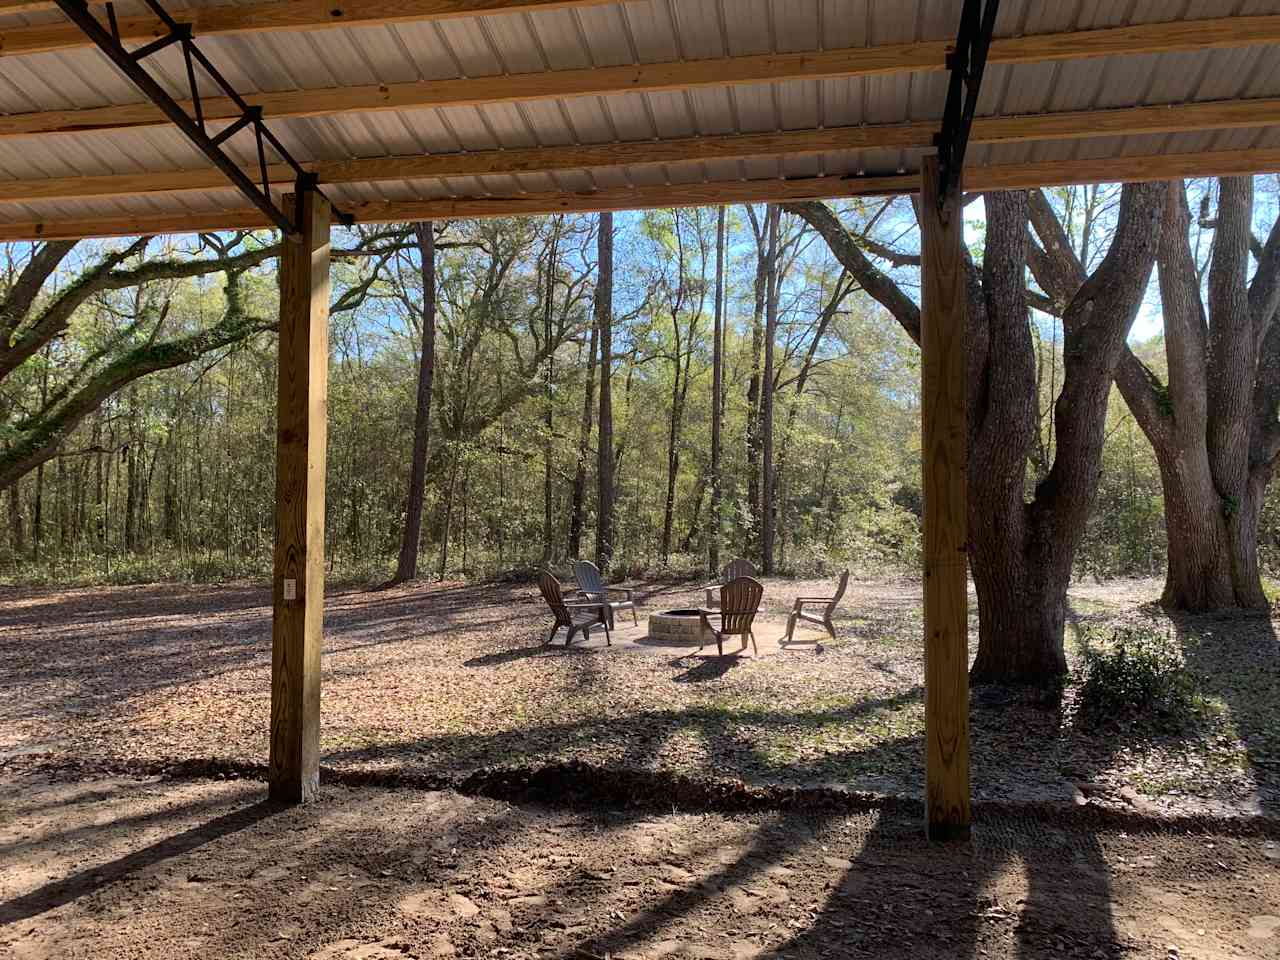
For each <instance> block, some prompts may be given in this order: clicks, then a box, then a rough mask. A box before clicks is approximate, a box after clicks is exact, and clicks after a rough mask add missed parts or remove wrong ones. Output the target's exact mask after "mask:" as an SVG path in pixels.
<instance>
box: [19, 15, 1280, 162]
mask: <svg viewBox="0 0 1280 960" xmlns="http://www.w3.org/2000/svg"><path fill="white" fill-rule="evenodd" d="M455 2H458V0H455ZM493 2H494V3H496V0H493ZM274 6H293V4H278V5H274ZM307 6H310V4H307ZM411 6H412V5H408V6H406V9H410V7H411ZM254 9H258V8H255V7H246V6H233V7H214V8H202V10H203V11H205V12H208V13H212V12H213V11H225V12H226V13H225V14H224V15H230V14H232V13H235V12H237V11H246V10H254ZM327 25H329V24H328V23H327V22H326V23H324V24H317V25H315V26H316V28H317V29H319V27H320V26H327ZM338 25H343V24H342V22H339V23H338ZM25 29H35V28H21V29H19V30H9V31H0V55H13V54H15V53H17V52H19V51H20V49H21V43H22V39H23V38H22V36H21V35H20V34H21V30H25ZM40 29H50V28H40ZM246 29H247V28H246ZM201 32H202V34H207V33H208V31H207V30H204V29H203V28H201ZM215 32H216V31H215ZM148 36H150V34H148ZM1275 43H1280V15H1277V16H1256V17H1229V18H1222V19H1216V20H1190V21H1178V22H1174V23H1157V24H1144V25H1141V26H1135V27H1114V28H1107V29H1101V30H1084V31H1072V32H1066V33H1051V34H1039V35H1035V36H1030V37H1016V38H1005V39H997V40H996V41H994V42H993V43H992V45H991V51H990V54H989V57H988V62H989V63H993V64H1017V63H1034V62H1037V61H1052V60H1071V59H1087V58H1091V57H1102V56H1113V55H1115V56H1119V55H1130V54H1145V53H1161V52H1174V51H1186V50H1199V49H1203V48H1206V47H1235V46H1253V45H1259V44H1275ZM947 47H948V43H947V42H944V41H928V42H922V43H907V44H887V45H881V46H873V47H858V48H846V49H837V50H825V51H814V52H806V53H778V54H761V55H756V56H746V57H724V58H719V59H712V60H692V61H684V62H674V63H652V64H637V65H631V66H620V67H599V68H590V69H585V70H553V71H549V72H543V73H532V74H516V75H507V76H496V77H474V78H465V79H454V80H431V81H423V82H415V83H398V84H389V85H382V84H371V85H367V86H356V87H335V88H321V89H309V90H287V91H279V92H273V93H260V94H253V95H249V96H246V98H245V99H246V100H248V101H249V102H250V103H251V104H253V105H255V106H261V107H262V108H263V110H264V112H265V114H266V115H267V116H268V117H305V116H323V115H329V114H337V113H359V112H369V111H376V110H405V109H414V108H421V107H446V106H474V105H477V104H489V103H512V102H519V101H527V100H537V99H546V98H557V97H575V96H590V95H609V94H618V93H626V92H634V91H659V90H672V89H682V88H690V87H698V86H723V85H726V84H744V83H766V82H779V81H784V80H802V79H810V80H813V79H823V78H828V77H865V76H880V75H888V74H896V73H910V72H929V71H941V70H943V69H945V59H946V51H947ZM185 106H186V108H187V109H188V110H190V109H191V105H190V104H185ZM202 108H203V110H204V115H205V117H206V118H208V119H210V120H217V119H226V118H228V117H230V116H233V115H238V113H237V111H236V110H235V106H234V104H232V103H231V102H230V101H228V100H226V99H225V98H209V99H206V100H203V101H202ZM165 122H166V120H165V118H164V115H163V114H161V113H160V111H159V110H157V109H156V108H155V107H154V106H153V105H151V104H150V103H140V104H125V105H116V106H108V107H95V108H90V109H81V110H44V111H34V112H30V113H19V114H10V115H7V116H2V117H0V137H14V136H31V135H35V134H47V133H62V132H73V133H74V132H79V133H83V132H92V131H101V130H116V129H127V128H132V127H142V126H155V125H159V124H163V123H165Z"/></svg>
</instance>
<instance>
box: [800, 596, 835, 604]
mask: <svg viewBox="0 0 1280 960" xmlns="http://www.w3.org/2000/svg"><path fill="white" fill-rule="evenodd" d="M834 599H835V597H796V603H830V602H831V601H832V600H834Z"/></svg>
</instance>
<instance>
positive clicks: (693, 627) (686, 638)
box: [649, 609, 702, 645]
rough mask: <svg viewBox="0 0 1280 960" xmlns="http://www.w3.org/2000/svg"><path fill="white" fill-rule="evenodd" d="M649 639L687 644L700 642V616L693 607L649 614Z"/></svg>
mask: <svg viewBox="0 0 1280 960" xmlns="http://www.w3.org/2000/svg"><path fill="white" fill-rule="evenodd" d="M649 639H651V640H663V641H666V642H667V643H679V644H689V645H693V644H698V643H701V642H702V618H701V617H700V616H699V615H698V611H697V610H694V609H685V610H663V611H662V612H660V613H653V614H650V615H649Z"/></svg>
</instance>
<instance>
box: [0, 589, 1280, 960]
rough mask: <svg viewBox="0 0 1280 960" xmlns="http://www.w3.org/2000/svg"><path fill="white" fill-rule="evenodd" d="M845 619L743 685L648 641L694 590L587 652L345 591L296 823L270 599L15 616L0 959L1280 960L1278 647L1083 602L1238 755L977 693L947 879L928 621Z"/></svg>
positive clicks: (1135, 595) (501, 625) (754, 658)
mask: <svg viewBox="0 0 1280 960" xmlns="http://www.w3.org/2000/svg"><path fill="white" fill-rule="evenodd" d="M825 586H826V585H825V584H816V583H794V582H784V581H770V582H769V583H768V584H767V592H766V606H767V609H766V611H765V615H764V617H763V620H762V623H761V629H760V630H759V631H757V634H758V640H759V641H760V650H759V654H758V655H756V654H755V653H754V652H753V651H750V650H748V651H746V652H744V653H742V654H736V653H735V654H733V655H730V656H726V657H723V658H721V657H716V656H714V655H712V652H711V650H710V649H708V650H704V651H697V650H695V649H689V648H679V647H671V646H667V645H663V644H659V643H655V642H653V641H652V639H651V638H649V637H648V636H647V631H646V630H645V629H644V626H643V625H644V619H643V616H644V613H645V612H648V611H653V610H659V609H667V608H672V607H679V606H688V605H690V604H691V603H694V602H696V601H697V600H698V593H697V591H696V590H695V589H693V588H692V587H691V586H690V585H687V584H686V585H681V584H663V583H652V584H643V585H640V587H639V588H638V597H639V599H640V604H641V622H640V625H639V626H625V625H623V624H620V625H619V629H618V630H617V631H615V633H614V635H613V643H612V644H611V645H608V646H606V645H605V642H604V638H603V637H602V636H600V635H598V634H596V635H593V637H592V639H591V641H590V642H589V643H585V644H581V645H575V646H573V647H571V648H568V649H565V648H564V647H563V646H562V645H560V643H559V641H557V644H556V645H555V646H551V647H548V646H545V645H544V644H543V642H542V641H543V635H544V631H545V629H546V625H547V620H548V618H547V615H546V611H545V608H544V606H543V605H542V603H541V601H540V600H539V599H538V597H537V595H536V593H535V592H534V590H533V589H532V588H530V587H528V586H512V585H497V584H491V585H480V586H475V585H460V584H441V585H435V584H433V585H422V584H418V585H413V586H409V587H404V588H398V589H395V590H386V591H368V590H354V589H345V590H334V591H332V592H331V594H330V596H329V598H328V602H327V608H326V652H325V668H324V669H325V674H324V708H323V723H322V750H323V763H324V771H325V772H324V774H323V778H324V780H325V782H326V783H325V787H324V790H323V796H322V798H321V800H320V801H319V802H317V803H315V804H312V805H309V806H307V807H305V808H294V809H281V808H276V807H272V806H270V805H268V804H266V803H265V802H264V801H263V797H264V794H265V790H264V788H263V786H262V784H261V783H260V782H259V781H258V780H256V779H254V775H255V773H256V772H257V771H258V770H259V769H260V765H261V763H262V761H263V759H264V758H265V756H266V750H267V745H266V730H267V716H268V712H269V711H268V708H269V673H270V608H269V605H268V604H269V597H268V595H267V592H266V591H265V590H264V589H262V588H260V587H251V586H230V587H208V588H198V587H179V586H156V587H131V588H109V589H84V590H70V591H42V590H9V591H5V592H4V593H0V957H3V958H9V957H13V958H15V960H37V958H39V960H44V958H63V957H68V958H74V957H95V958H96V957H110V958H117V957H119V958H129V957H156V958H166V960H168V958H182V957H193V958H194V957H199V958H209V957H245V958H250V957H252V958H257V957H264V958H269V957H282V958H283V957H288V958H309V960H390V958H401V957H422V958H427V957H484V958H503V960H506V958H512V960H515V958H556V960H602V958H611V960H620V958H634V960H639V958H646V960H647V958H658V957H701V958H711V960H716V958H723V960H746V958H753V957H768V958H784V957H786V958H792V960H804V958H818V957H858V956H866V957H887V958H899V957H900V958H904V960H905V958H908V957H910V958H919V957H924V958H931V957H938V958H944V957H945V958H953V957H958V958H975V960H976V958H980V957H982V958H987V957H990V958H1013V957H1046V958H1048V957H1054V958H1057V957H1081V958H1113V957H1156V958H1163V960H1171V958H1175V960H1181V958H1192V957H1196V958H1209V960H1216V958H1220V957H1257V958H1274V957H1280V816H1278V814H1280V804H1278V802H1277V801H1278V800H1280V724H1277V723H1276V722H1275V716H1276V707H1277V705H1280V656H1278V654H1277V641H1276V633H1275V629H1274V623H1273V621H1272V620H1269V619H1267V618H1265V617H1262V618H1252V619H1249V618H1245V619H1231V618H1224V619H1212V618H1209V619H1205V618H1202V619H1200V620H1194V621H1179V622H1173V621H1170V620H1168V619H1166V618H1163V615H1161V614H1159V613H1158V612H1157V611H1155V610H1154V609H1153V608H1152V607H1151V605H1150V600H1151V599H1152V598H1153V597H1154V595H1155V594H1156V593H1157V592H1158V585H1156V584H1153V583H1150V582H1141V581H1140V582H1132V583H1121V584H1107V585H1082V586H1080V587H1079V588H1078V589H1076V590H1075V591H1073V593H1072V618H1073V627H1074V626H1080V625H1086V624H1102V625H1106V624H1110V623H1113V622H1121V621H1133V620H1143V621H1144V622H1147V623H1149V624H1154V625H1155V626H1157V628H1160V629H1167V630H1169V632H1170V634H1171V635H1173V636H1175V637H1176V638H1177V641H1178V643H1179V644H1180V645H1181V648H1182V651H1183V655H1184V658H1185V660H1186V662H1187V665H1188V666H1189V667H1190V668H1191V669H1192V670H1193V672H1195V673H1196V675H1197V676H1198V677H1199V678H1200V679H1201V683H1202V684H1203V688H1204V691H1205V694H1206V696H1208V697H1210V698H1211V699H1212V700H1213V702H1214V704H1215V705H1216V707H1215V709H1216V711H1217V712H1216V713H1215V714H1214V718H1213V720H1212V722H1210V723H1209V724H1208V725H1207V726H1206V727H1205V729H1203V730H1201V731H1199V732H1197V733H1195V734H1193V735H1184V736H1181V737H1179V738H1173V739H1169V738H1165V739H1161V738H1155V737H1152V736H1150V735H1146V734H1142V735H1139V734H1137V733H1132V734H1130V733H1127V732H1126V731H1119V732H1113V733H1112V734H1110V735H1099V734H1091V733H1088V732H1085V731H1082V730H1081V729H1079V728H1078V727H1077V726H1076V725H1075V723H1074V720H1073V713H1072V704H1071V697H1072V692H1071V689H1070V688H1068V691H1067V695H1066V697H1065V698H1064V699H1063V700H1062V701H1061V702H1058V703H1054V704H1051V705H1046V704H1045V703H1044V702H1032V701H1030V700H1028V699H1027V698H1026V697H1024V696H1022V695H1019V694H1015V693H1010V692H1008V691H1000V690H990V689H988V690H981V689H980V690H977V691H975V696H974V701H973V709H972V729H973V780H974V792H975V795H976V796H977V798H978V799H979V801H986V802H980V803H979V806H978V808H977V809H978V815H977V825H976V827H975V837H974V841H973V843H972V844H971V845H961V846H958V847H937V846H929V845H927V844H926V843H925V842H924V840H923V838H922V829H921V824H920V814H919V812H918V811H916V812H912V810H911V807H910V804H907V803H905V802H900V801H895V800H892V799H891V798H892V797H894V796H896V795H905V796H907V797H911V798H918V797H919V794H920V790H921V783H920V778H921V773H922V769H921V768H922V764H921V754H922V746H921V734H922V712H923V708H922V703H921V694H922V689H921V686H920V677H921V674H922V663H921V656H920V649H919V646H920V644H919V636H920V630H921V623H920V597H919V587H918V585H917V584H915V583H912V582H887V581H881V582H875V583H860V584H856V585H854V586H853V587H852V588H851V590H850V594H849V596H848V599H847V601H846V603H845V605H844V608H843V609H842V611H841V613H840V616H839V618H838V620H837V626H838V636H837V638H836V639H835V640H832V639H830V638H828V637H826V636H825V634H823V633H821V632H820V631H817V630H811V629H807V628H805V629H802V631H801V632H798V633H797V636H796V640H797V642H796V643H793V644H781V643H779V638H780V635H781V633H782V622H783V617H784V615H785V612H786V610H787V609H788V608H789V606H790V603H791V598H792V597H794V596H795V595H797V594H812V593H814V592H815V591H817V590H820V589H822V588H823V587H825ZM975 626H976V625H975ZM1074 636H1075V631H1074V629H1073V637H1074ZM1070 653H1071V656H1072V658H1073V660H1074V658H1075V657H1076V656H1077V653H1078V651H1077V650H1076V641H1075V640H1074V639H1073V641H1072V646H1071V650H1070ZM193 758H196V759H199V758H203V760H202V761H201V762H197V763H191V762H190V761H192V760H193ZM566 765H567V766H566ZM217 770H222V771H231V772H234V773H235V774H236V776H235V777H233V778H232V779H229V780H223V781H219V780H210V779H201V777H202V776H206V775H207V774H208V773H210V772H211V771H217ZM537 771H541V773H537ZM566 771H571V772H566ZM143 772H145V773H146V774H148V775H146V776H143V775H142V773H143ZM150 774H158V775H150ZM240 775H244V776H245V778H244V779H240ZM539 776H540V777H541V780H537V777H539ZM682 776H683V777H686V778H695V779H681V777H682ZM575 777H582V778H585V779H584V780H575V779H574V778H575ZM396 778H399V781H398V783H399V785H398V786H396V787H395V788H394V789H393V788H390V787H388V786H386V784H387V783H389V782H391V781H393V780H396ZM486 778H488V779H486ZM503 778H506V779H503ZM361 780H363V781H364V783H363V784H361V783H360V781H361ZM535 780H537V782H538V783H540V784H541V786H540V787H539V788H538V789H539V791H540V792H538V793H537V794H536V796H535V795H532V794H530V793H529V792H528V791H525V792H524V793H521V792H520V790H519V789H516V790H514V792H513V791H512V790H510V789H507V792H503V790H494V789H490V788H489V787H486V786H485V785H486V784H489V785H492V784H499V785H501V784H504V783H505V784H507V785H508V787H509V786H510V784H516V785H517V786H518V785H519V784H522V783H523V784H526V785H527V784H530V783H533V782H535ZM372 781H378V783H379V784H382V785H375V784H373V783H372ZM586 781H590V782H592V783H594V784H596V787H598V788H602V789H596V788H593V790H594V793H592V794H591V795H590V796H587V795H586V794H585V793H584V792H583V791H582V790H581V785H582V783H584V782H586ZM427 783H440V784H447V785H452V786H454V787H457V788H459V791H460V792H459V791H455V790H452V789H450V790H427V789H424V788H423V784H427ZM761 785H763V786H761ZM769 785H782V787H784V788H795V787H803V788H807V789H806V790H805V791H804V792H802V793H799V794H796V793H794V792H793V793H791V794H787V790H786V789H780V788H773V789H771V788H770V787H769ZM812 788H824V789H825V791H826V792H822V790H815V789H812ZM832 788H836V789H834V790H833V789H832ZM504 789H506V788H504ZM752 789H755V794H754V795H757V796H759V795H767V796H770V797H775V796H776V797H784V798H785V797H786V796H788V795H789V796H791V798H792V799H791V800H789V801H785V802H784V801H782V800H779V801H777V802H773V801H770V802H768V803H764V804H746V805H744V804H743V803H742V802H740V801H738V800H735V799H734V798H735V797H739V798H740V797H742V796H745V795H747V794H750V793H751V790H752ZM682 791H683V793H682ZM700 791H701V792H700ZM854 792H856V793H857V795H855V793H854ZM863 793H869V794H876V795H879V796H881V797H885V798H887V799H883V800H869V801H868V800H862V799H859V796H858V795H861V794H863ZM606 795H607V796H606ZM833 797H834V798H836V799H832V798H833ZM495 798H497V799H495ZM699 798H701V799H699ZM509 800H512V801H515V802H514V803H511V802H508V801H509ZM1027 801H1033V802H1034V803H1032V804H1028V803H1027ZM735 803H737V804H738V805H737V806H735V805H734V804H735ZM744 810H745V811H747V812H744ZM859 810H862V811H865V812H856V811H859ZM1164 815H1172V817H1169V816H1164Z"/></svg>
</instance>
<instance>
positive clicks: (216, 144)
mask: <svg viewBox="0 0 1280 960" xmlns="http://www.w3.org/2000/svg"><path fill="white" fill-rule="evenodd" d="M54 2H56V3H57V5H58V8H59V9H60V10H61V11H62V12H63V13H64V14H65V15H66V17H67V19H69V20H70V21H71V22H72V23H74V24H75V25H76V26H78V27H79V28H80V29H81V30H82V31H83V32H84V34H85V36H87V37H88V38H89V39H90V40H92V41H93V43H94V44H95V45H96V46H97V47H98V49H100V50H101V51H102V52H103V53H105V54H106V55H107V56H108V57H109V58H110V59H111V61H112V62H113V63H114V64H115V65H116V66H117V67H119V68H120V70H121V72H122V73H124V75H125V76H127V77H128V78H129V79H130V80H132V81H133V83H134V85H135V86H136V87H137V88H138V89H139V90H141V91H142V93H143V94H144V95H145V96H146V97H147V99H148V100H150V101H151V102H152V103H154V104H155V105H156V106H157V107H159V108H160V110H161V111H163V113H164V115H165V116H167V117H168V118H169V119H170V120H171V121H172V122H173V124H174V125H175V126H176V127H177V128H178V129H179V130H181V131H182V132H183V133H184V134H185V135H186V137H187V139H188V140H190V141H191V142H192V143H194V144H195V145H196V146H197V147H199V148H200V152H201V153H203V154H204V155H205V156H206V157H208V158H209V162H210V163H212V164H213V165H214V166H215V167H217V168H218V169H219V170H221V171H222V172H223V173H224V174H226V176H227V179H228V180H230V181H231V183H232V184H233V185H234V186H235V187H236V189H237V190H239V191H240V192H241V193H242V194H244V195H245V197H247V198H248V199H249V200H250V201H251V202H252V203H253V205H254V206H255V207H257V208H258V209H259V210H261V211H262V212H263V214H265V215H266V216H267V218H268V219H269V220H270V221H271V222H272V223H274V224H275V225H276V226H277V227H279V228H280V230H281V231H282V232H283V233H284V235H285V236H286V237H288V238H290V239H297V237H298V224H297V222H296V220H294V219H293V218H292V217H290V216H289V214H287V213H285V211H283V210H281V209H280V207H279V206H278V205H277V204H276V202H275V201H274V200H273V199H272V197H271V178H270V177H269V176H268V164H267V148H268V146H269V147H270V148H271V151H272V152H273V153H275V154H276V155H277V156H278V157H279V158H280V160H281V161H282V162H284V163H286V164H288V165H289V166H290V167H291V168H292V169H293V172H294V177H295V188H296V189H297V190H298V191H302V190H304V189H311V190H314V189H317V187H316V178H315V175H314V174H313V173H311V172H309V171H307V170H306V169H304V168H303V167H302V165H301V164H299V163H298V161H297V160H295V159H294V158H293V157H292V156H291V155H290V154H289V151H288V150H286V149H285V146H284V144H282V143H281V142H280V141H279V139H277V138H276V135H275V134H274V133H272V132H271V130H270V129H269V128H268V127H267V125H266V124H265V123H264V122H263V119H262V108H261V107H255V106H250V105H249V104H248V103H246V102H245V99H244V98H243V97H242V96H240V94H238V93H237V92H236V90H235V88H234V87H232V86H231V84H230V83H229V82H228V81H227V79H226V77H224V76H223V75H222V74H221V73H220V72H219V70H218V68H217V67H215V66H214V65H213V63H212V62H211V61H210V60H209V58H208V57H206V56H205V55H204V53H203V52H202V51H201V50H200V48H199V47H197V46H196V44H195V38H194V37H193V36H192V33H191V24H189V23H179V22H178V21H176V20H174V19H173V17H171V16H170V15H169V13H168V11H166V10H165V9H164V8H163V7H161V6H160V3H159V0H144V2H145V3H146V4H147V6H148V7H150V8H151V12H152V13H154V14H155V15H156V16H157V17H158V18H159V19H160V21H161V22H162V23H163V24H164V25H165V26H166V27H167V28H168V30H169V32H168V33H167V34H165V35H164V36H163V37H159V38H157V39H155V40H152V41H151V42H150V43H147V44H144V45H142V46H140V47H138V48H137V49H135V50H132V51H131V50H127V49H125V46H124V43H123V42H122V41H121V39H120V29H119V27H118V25H117V23H116V11H115V7H114V5H113V4H110V3H108V4H107V5H106V9H107V25H106V26H104V25H103V24H102V22H101V21H99V20H98V18H97V17H95V16H94V15H93V14H92V13H91V12H90V11H89V4H88V2H87V0H54ZM175 43H177V44H180V45H181V47H182V58H183V61H184V63H185V65H186V77H187V85H188V86H189V87H190V88H191V103H192V108H193V111H194V113H195V116H194V117H193V116H192V115H191V114H188V113H187V111H186V110H184V109H183V108H182V105H181V104H179V103H178V102H177V101H176V100H174V99H173V97H171V96H169V94H168V92H167V91H166V90H165V89H164V87H162V86H161V85H160V84H159V83H158V82H157V81H156V80H155V78H153V77H152V76H151V74H150V73H148V72H147V70H146V69H145V68H144V67H143V65H142V63H143V61H144V60H146V59H147V58H148V57H150V56H152V55H153V54H155V53H159V52H160V51H161V50H164V49H166V48H168V47H170V46H172V45H173V44H175ZM197 68H198V70H199V72H201V73H203V74H204V75H205V76H207V77H208V78H209V79H210V80H212V81H213V82H214V83H215V84H216V85H217V86H218V88H219V89H220V90H221V91H222V93H223V94H224V95H225V96H227V97H228V98H230V100H231V101H232V102H233V103H234V104H235V105H236V106H237V107H239V108H240V116H239V117H238V118H236V119H235V120H233V121H232V122H231V123H230V124H228V125H227V126H226V127H224V128H223V129H222V130H220V131H219V132H218V133H216V134H213V135H212V136H211V135H210V134H209V132H208V130H207V128H206V126H205V118H204V111H203V108H202V107H201V104H200V89H199V84H198V83H197V82H196V81H197ZM246 128H248V129H251V130H252V132H253V135H254V138H255V140H256V141H257V147H258V150H257V153H258V172H259V175H260V178H261V179H260V182H257V183H255V182H254V180H253V179H252V178H251V177H249V176H248V175H247V174H246V173H245V172H244V171H243V170H242V169H240V166H239V164H237V163H236V162H235V161H234V160H232V159H231V157H229V156H228V155H227V154H226V153H225V152H223V149H222V144H224V143H226V142H227V141H228V140H230V139H231V138H232V137H234V136H235V135H236V134H238V133H240V132H241V131H242V130H245V129H246ZM334 218H335V219H336V220H338V221H339V222H340V223H344V224H348V225H349V224H350V223H351V222H352V218H351V216H350V214H344V213H342V212H340V211H338V210H334Z"/></svg>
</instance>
